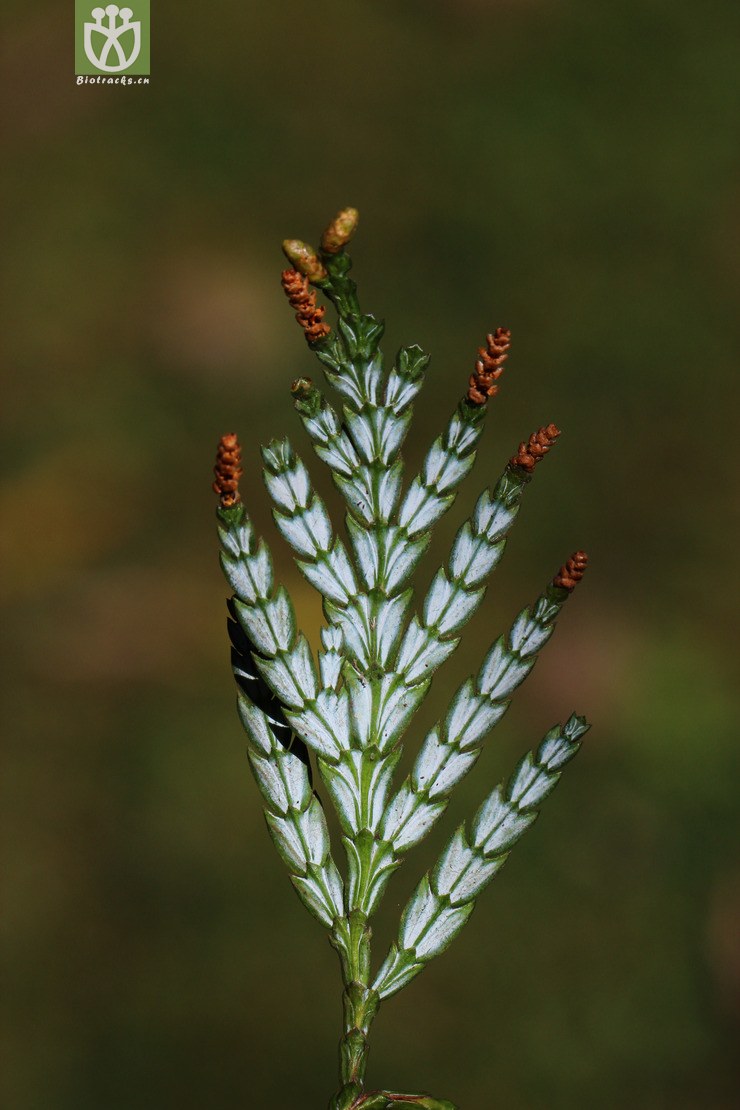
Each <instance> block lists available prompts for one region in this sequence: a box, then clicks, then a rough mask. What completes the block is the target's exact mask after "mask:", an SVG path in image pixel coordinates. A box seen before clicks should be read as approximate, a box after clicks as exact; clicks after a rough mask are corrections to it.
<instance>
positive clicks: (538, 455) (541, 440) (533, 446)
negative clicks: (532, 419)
mask: <svg viewBox="0 0 740 1110" xmlns="http://www.w3.org/2000/svg"><path fill="white" fill-rule="evenodd" d="M559 435H560V428H558V427H557V426H556V425H555V424H547V425H546V426H545V427H544V428H540V429H539V431H537V432H533V433H532V435H531V436H530V437H529V439H528V440H527V441H526V442H523V443H520V444H519V450H518V451H517V453H516V455H513V456H512V457H511V460H510V461H511V465H512V466H519V467H521V469H522V470H527V471H529V473H530V474H531V473H532V471H533V470H534V468H535V467H536V465H537V463H538V462H539V461H540V459H542V458H544V457H545V455H546V454H547V452H548V451H549V450H550V448H551V447H552V445H553V443H554V442H555V440H556V439H557V438H558V436H559Z"/></svg>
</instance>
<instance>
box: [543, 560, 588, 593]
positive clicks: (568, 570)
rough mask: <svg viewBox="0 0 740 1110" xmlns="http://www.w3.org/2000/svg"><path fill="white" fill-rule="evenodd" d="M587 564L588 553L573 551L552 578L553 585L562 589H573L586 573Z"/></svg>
mask: <svg viewBox="0 0 740 1110" xmlns="http://www.w3.org/2000/svg"><path fill="white" fill-rule="evenodd" d="M587 566H588V555H587V554H586V552H585V551H574V552H573V554H572V555H571V557H570V558H569V559H568V560H566V562H565V563H563V565H562V567H561V568H560V570H559V571H558V573H557V574H556V575H555V577H554V578H553V580H552V584H553V586H558V587H559V588H560V589H562V590H574V589H575V588H576V586H577V585H578V583H579V582H580V581H581V579H582V578H583V576H584V574H585V573H586V567H587Z"/></svg>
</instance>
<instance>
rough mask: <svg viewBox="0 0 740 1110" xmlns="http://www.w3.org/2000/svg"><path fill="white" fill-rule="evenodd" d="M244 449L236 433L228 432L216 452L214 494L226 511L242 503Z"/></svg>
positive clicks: (220, 441)
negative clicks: (239, 502)
mask: <svg viewBox="0 0 740 1110" xmlns="http://www.w3.org/2000/svg"><path fill="white" fill-rule="evenodd" d="M241 461H242V449H241V447H240V446H239V440H238V439H237V438H236V435H235V434H234V432H227V434H226V435H224V436H221V439H220V440H219V444H218V451H217V452H216V465H215V466H214V468H213V473H214V474H215V475H216V481H215V482H214V483H213V492H214V493H217V494H218V496H219V498H220V499H221V505H222V507H223V508H224V509H230V508H231V507H232V505H236V503H237V501H240V500H241V498H240V497H239V479H240V478H241V476H242V468H241V466H240V465H239V464H240V463H241Z"/></svg>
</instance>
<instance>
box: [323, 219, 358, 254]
mask: <svg viewBox="0 0 740 1110" xmlns="http://www.w3.org/2000/svg"><path fill="white" fill-rule="evenodd" d="M359 219H360V213H359V212H358V211H357V209H356V208H343V209H342V211H341V212H337V214H336V216H335V217H334V219H333V220H332V221H331V223H330V224H329V226H328V227H327V229H326V231H325V232H324V234H323V235H322V236H321V249H322V251H325V252H326V254H336V253H337V252H338V251H340V250H341V249H342V247H346V246H347V243H349V241H350V239H351V238H352V236H353V235H354V233H355V231H356V230H357V224H358V223H359Z"/></svg>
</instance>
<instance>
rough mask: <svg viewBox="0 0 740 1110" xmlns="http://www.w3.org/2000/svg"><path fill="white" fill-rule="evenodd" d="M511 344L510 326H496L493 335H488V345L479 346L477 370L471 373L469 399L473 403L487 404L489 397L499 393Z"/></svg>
mask: <svg viewBox="0 0 740 1110" xmlns="http://www.w3.org/2000/svg"><path fill="white" fill-rule="evenodd" d="M510 346H511V332H510V331H509V329H508V328H496V330H495V332H493V334H492V335H487V336H486V346H485V347H479V348H478V360H477V362H476V364H475V372H474V373H473V374H471V375H470V382H469V388H468V393H467V400H468V402H469V403H470V404H471V405H485V403H486V401H487V400H488V399H489V397H495V396H496V394H497V393H498V386H497V385H496V382H497V380H498V379H499V378H500V377H501V375H502V373H503V370H504V362H505V361H506V359H507V358H508V354H509V347H510Z"/></svg>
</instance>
